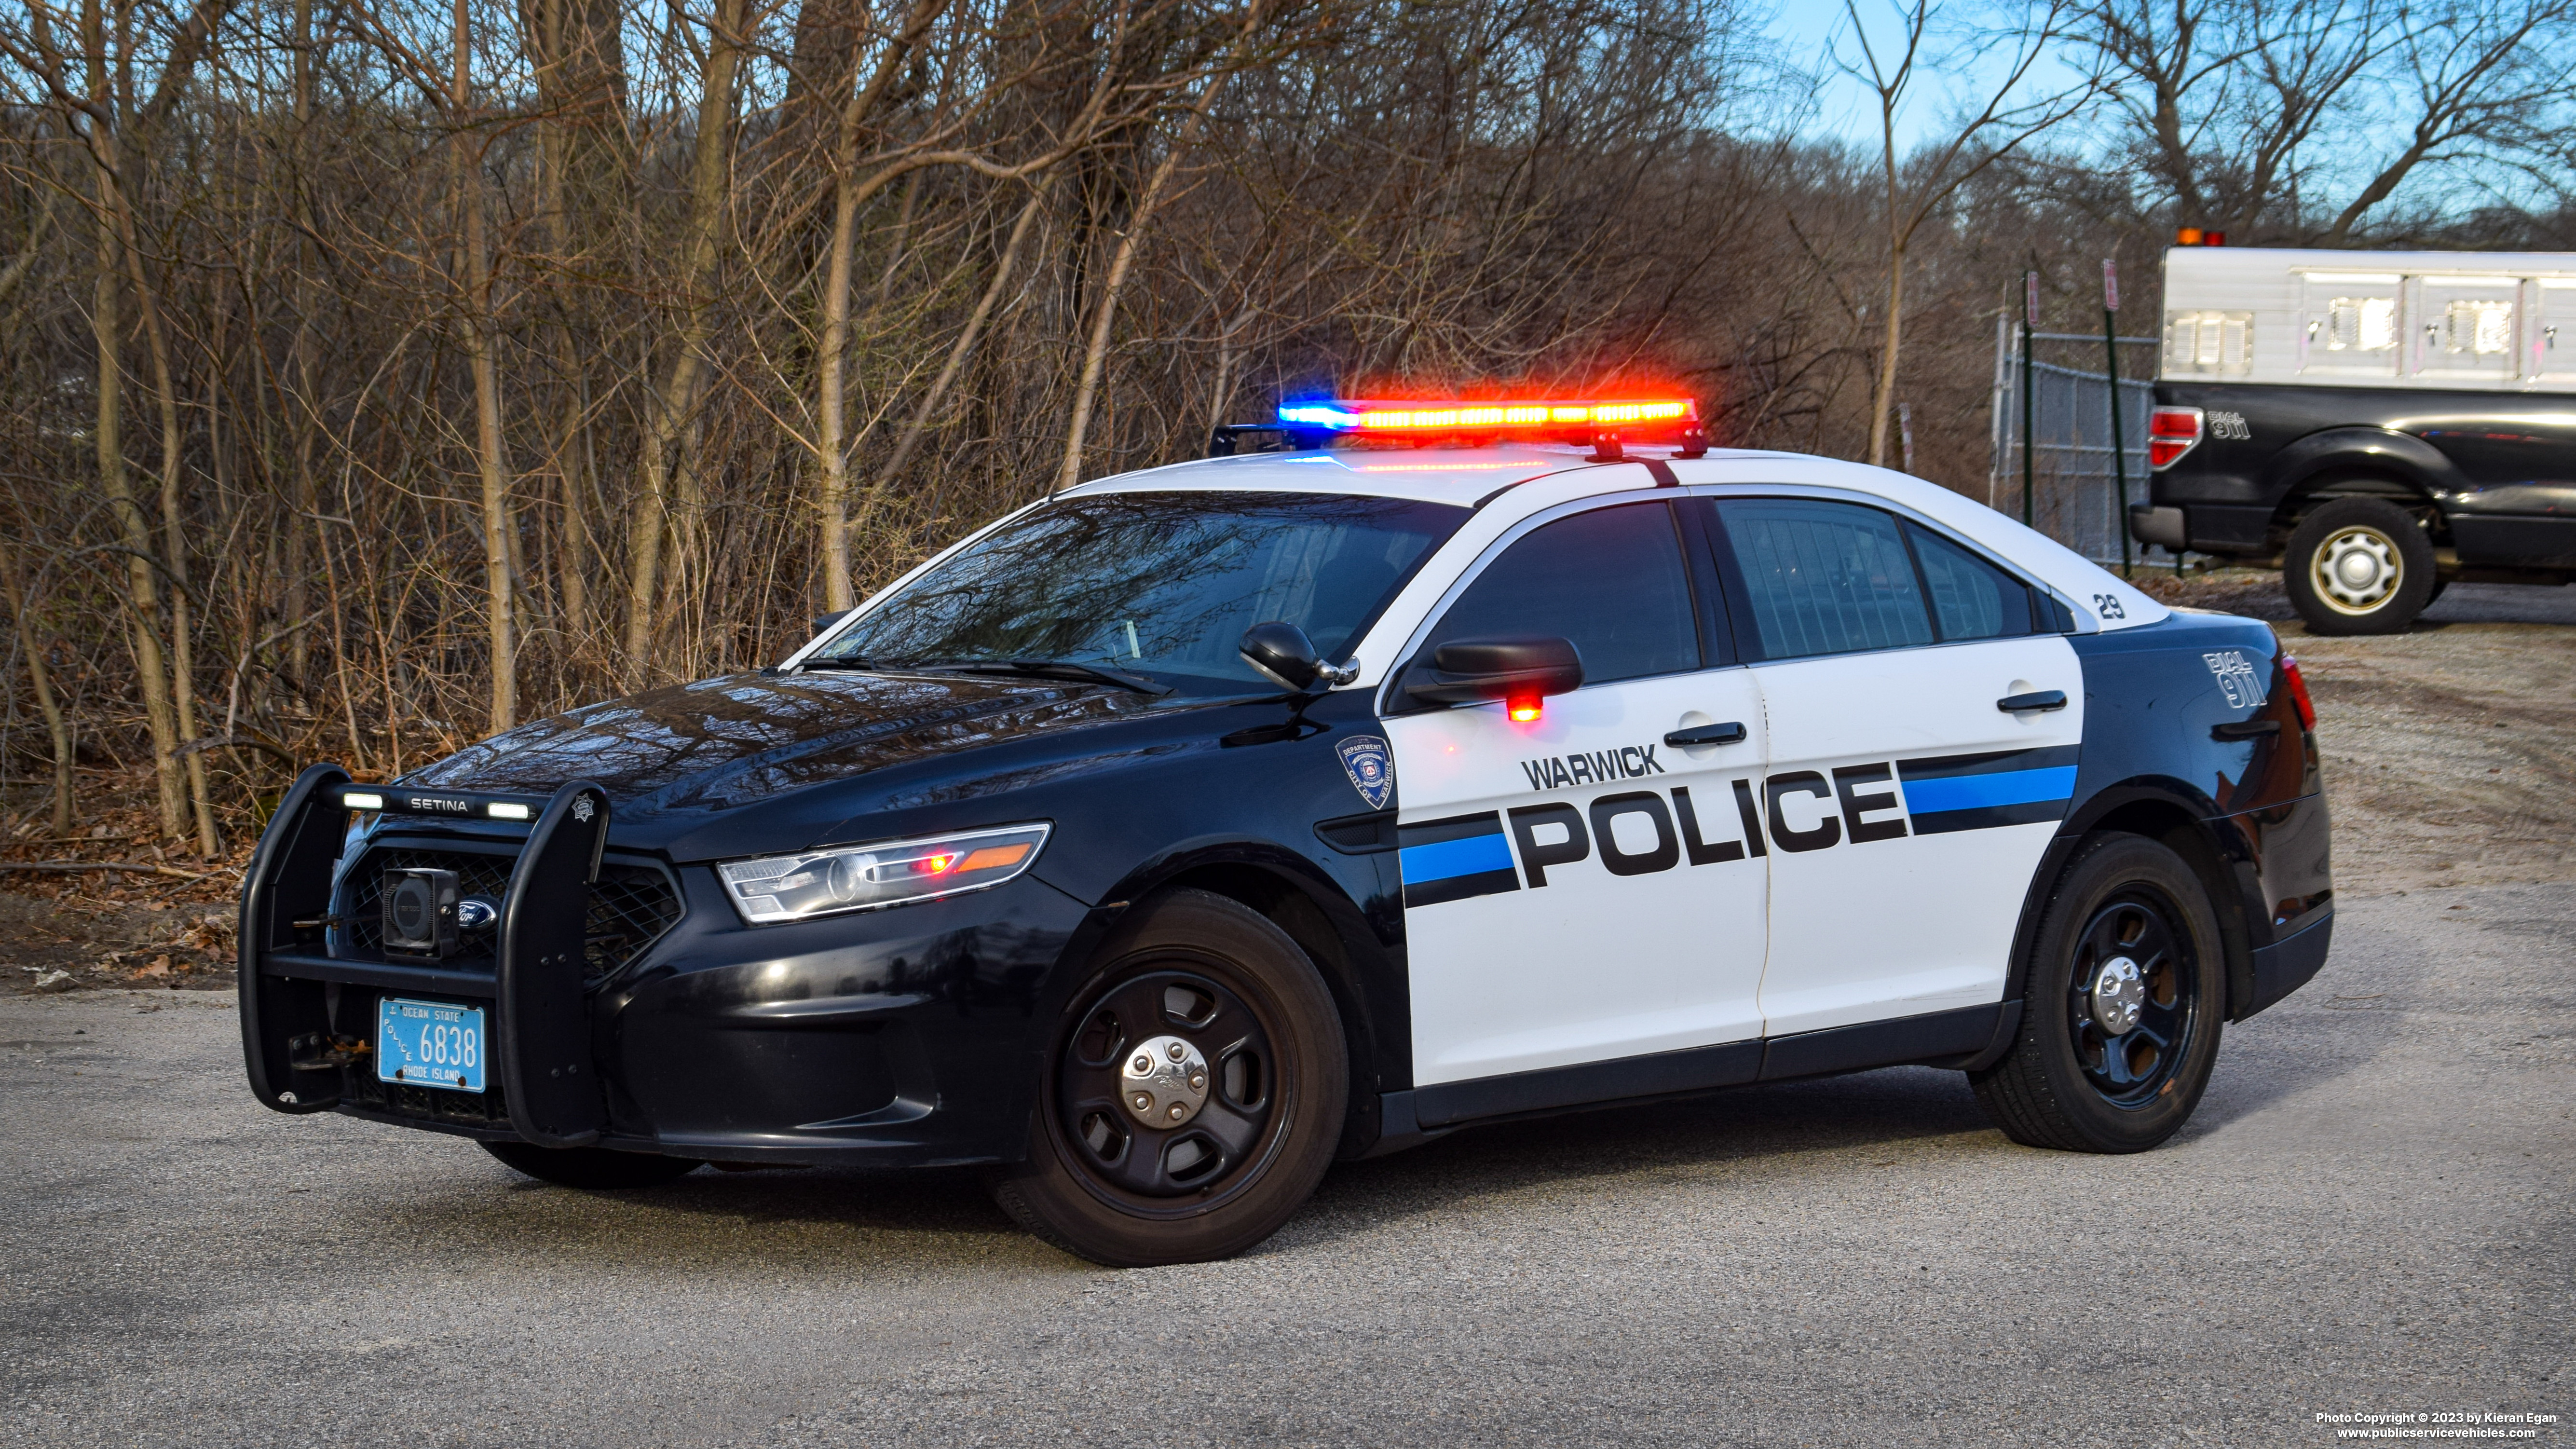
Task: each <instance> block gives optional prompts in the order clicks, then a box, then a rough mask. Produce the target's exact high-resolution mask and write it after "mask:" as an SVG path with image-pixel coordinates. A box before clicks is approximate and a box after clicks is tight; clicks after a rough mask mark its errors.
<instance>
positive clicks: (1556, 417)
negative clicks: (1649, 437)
mask: <svg viewBox="0 0 2576 1449" xmlns="http://www.w3.org/2000/svg"><path fill="white" fill-rule="evenodd" d="M1279 421H1280V423H1281V424H1282V425H1283V426H1286V427H1290V428H1295V429H1298V430H1300V431H1304V430H1307V429H1314V430H1316V431H1319V432H1334V433H1383V434H1411V435H1413V436H1417V437H1419V436H1422V435H1424V434H1432V433H1494V434H1503V433H1514V434H1521V435H1525V436H1533V437H1536V436H1550V435H1564V434H1580V435H1586V436H1588V435H1590V434H1592V433H1594V432H1597V431H1599V430H1602V429H1605V428H1662V427H1681V426H1685V425H1688V424H1692V423H1696V422H1698V421H1699V404H1698V403H1697V402H1696V401H1694V400H1693V399H1690V398H1615V399H1590V398H1585V399H1559V398H1534V399H1526V400H1523V399H1506V400H1496V401H1486V400H1481V399H1474V400H1469V399H1461V400H1454V401H1453V400H1438V401H1421V400H1398V399H1390V398H1327V399H1323V400H1320V401H1307V402H1293V403H1284V404H1282V405H1281V406H1280V408H1279Z"/></svg>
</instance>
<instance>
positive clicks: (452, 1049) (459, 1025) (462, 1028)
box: [376, 996, 487, 1092]
mask: <svg viewBox="0 0 2576 1449" xmlns="http://www.w3.org/2000/svg"><path fill="white" fill-rule="evenodd" d="M486 1040H487V1038H486V1037H485V1036H484V1035H483V1008H481V1007H479V1006H456V1005H452V1004H450V1003H448V1002H444V1001H405V1000H403V999H401V998H400V997H393V996H388V997H385V998H383V999H382V1000H380V1001H378V1002H377V1003H376V1079H377V1080H378V1081H384V1082H401V1083H403V1084H404V1085H406V1086H412V1087H444V1088H446V1089H447V1090H449V1091H451V1092H479V1091H482V1090H483V1062H484V1043H485V1041H486Z"/></svg>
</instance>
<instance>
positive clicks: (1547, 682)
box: [1404, 638, 1583, 718]
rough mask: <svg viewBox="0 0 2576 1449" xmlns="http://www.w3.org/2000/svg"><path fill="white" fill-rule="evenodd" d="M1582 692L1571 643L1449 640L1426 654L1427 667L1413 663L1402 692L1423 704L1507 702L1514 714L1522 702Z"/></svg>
mask: <svg viewBox="0 0 2576 1449" xmlns="http://www.w3.org/2000/svg"><path fill="white" fill-rule="evenodd" d="M1582 687H1583V656H1582V655H1581V654H1579V653H1577V652H1576V651H1575V648H1574V641H1572V640H1570V639H1549V638H1527V639H1453V640H1451V641H1450V642H1448V643H1446V644H1443V645H1441V646H1440V647H1439V648H1438V649H1435V650H1433V651H1432V652H1431V666H1430V667H1429V668H1427V669H1426V668H1424V667H1423V666H1421V665H1419V664H1417V665H1415V666H1414V667H1413V671H1412V674H1411V675H1410V677H1408V678H1407V680H1406V681H1405V686H1404V692H1405V693H1406V694H1407V695H1409V696H1411V697H1412V698H1414V699H1416V700H1420V701H1421V702H1423V703H1425V704H1474V703H1476V702H1478V701H1480V700H1487V699H1500V700H1508V701H1510V702H1511V705H1512V709H1513V711H1514V713H1515V715H1517V714H1518V712H1519V710H1520V709H1521V708H1522V706H1523V703H1524V702H1526V703H1527V705H1528V707H1529V708H1530V710H1531V711H1532V713H1531V716H1530V717H1532V718H1535V717H1536V710H1537V706H1538V701H1539V700H1541V699H1544V698H1546V697H1547V696H1548V695H1551V694H1571V693H1573V692H1574V691H1575V690H1578V689H1580V688H1582Z"/></svg>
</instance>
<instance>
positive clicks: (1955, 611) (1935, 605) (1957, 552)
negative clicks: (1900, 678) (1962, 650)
mask: <svg viewBox="0 0 2576 1449" xmlns="http://www.w3.org/2000/svg"><path fill="white" fill-rule="evenodd" d="M1905 533H1906V536H1907V537H1908V538H1911V539H1912V540H1913V541H1914V557H1915V558H1916V559H1917V560H1918V561H1919V562H1921V563H1922V565H1923V584H1924V587H1925V588H1926V589H1927V590H1928V591H1930V593H1931V595H1932V622H1933V624H1934V625H1935V626H1936V627H1937V628H1939V630H1940V631H1941V638H1942V640H1943V641H1944V642H1947V641H1950V640H1954V639H2005V638H2010V637H2012V636H2013V635H2016V634H2027V633H2029V632H2030V588H2029V586H2028V585H2026V584H2024V583H2023V582H2022V581H2021V580H2019V579H2017V578H2014V577H2013V576H2012V575H2010V574H2008V573H2005V572H2004V571H2003V570H2002V569H1999V568H1996V567H1995V566H1994V565H1993V564H1990V563H1988V562H1986V561H1985V560H1984V559H1981V558H1979V557H1977V556H1976V555H1975V554H1972V553H1970V552H1968V551H1967V550H1966V549H1964V548H1961V547H1960V546H1958V545H1957V544H1955V543H1952V542H1951V541H1950V540H1948V539H1946V538H1943V537H1942V536H1941V535H1939V534H1937V533H1934V532H1933V531H1931V530H1930V529H1928V528H1916V527H1914V526H1913V525H1911V524H1908V525H1906V529H1905Z"/></svg>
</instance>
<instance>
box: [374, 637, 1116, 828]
mask: <svg viewBox="0 0 2576 1449" xmlns="http://www.w3.org/2000/svg"><path fill="white" fill-rule="evenodd" d="M1147 703H1148V701H1147V700H1146V698H1145V696H1143V695H1141V694H1138V693H1136V692H1134V691H1132V690H1125V689H1118V688H1114V687H1109V686H1103V685H1093V684H1086V683H1083V682H1081V681H1069V680H1054V679H1035V678H1026V677H1012V676H998V677H997V676H992V675H947V674H868V673H856V672H831V673H821V672H817V673H797V674H758V673H754V674H731V675H723V676H720V677H718V678H714V679H702V680H699V681H698V682H696V683H694V684H679V685H672V686H670V687H668V688H663V689H654V690H648V691H646V692H644V693H642V694H637V695H632V696H629V697H628V698H625V699H620V700H614V701H611V702H609V703H606V704H596V705H591V706H588V707H586V708H583V709H577V710H573V711H571V712H570V713H567V714H559V715H556V716H554V717H553V718H552V719H545V720H539V721H537V722H535V723H533V724H527V725H522V726H520V727H519V728H517V729H514V730H510V731H508V732H507V733H504V734H500V735H495V736H493V737H492V738H491V739H488V740H485V741H483V742H482V743H480V744H477V745H472V746H469V747H468V748H466V749H463V750H460V751H458V752H457V753H455V754H453V755H450V756H448V757H447V758H446V759H443V760H440V761H439V762H438V763H436V764H434V765H431V766H429V767H428V768H426V769H423V770H420V771H418V772H416V773H414V774H412V775H409V776H407V777H405V779H404V780H403V782H402V783H404V784H407V785H416V786H423V787H427V788H431V789H449V790H491V791H501V792H510V793H523V794H548V793H551V792H553V791H554V790H555V789H556V788H558V787H560V786H561V785H563V784H564V783H566V782H567V781H571V780H583V779H587V780H595V781H597V782H599V783H600V784H601V785H602V786H605V787H606V788H607V790H608V793H609V799H610V802H611V810H612V811H613V814H614V818H615V821H616V824H615V825H614V826H613V827H612V837H613V838H614V839H616V841H617V842H618V843H619V844H621V845H626V846H630V847H643V848H658V847H668V848H672V849H674V850H675V851H677V852H678V853H680V854H682V855H687V854H692V853H693V852H691V851H689V850H688V849H687V844H686V842H685V841H684V839H683V837H685V836H687V835H689V834H691V833H692V832H693V831H694V830H695V829H696V827H698V826H700V825H703V824H705V823H708V821H709V818H710V817H711V816H713V815H718V814H725V813H730V812H738V811H741V810H743V809H744V808H745V807H749V806H755V805H762V804H769V805H773V806H776V807H779V808H780V813H779V815H778V818H777V820H776V822H775V823H776V825H777V828H778V830H777V833H779V834H780V835H782V836H786V837H793V836H796V835H797V834H799V833H800V826H801V825H803V824H810V823H817V822H820V823H828V822H824V821H822V817H824V816H829V817H831V818H832V819H835V820H837V819H840V818H843V816H844V815H846V813H847V812H846V811H840V810H837V808H836V807H835V806H834V805H833V804H832V802H831V801H830V800H829V799H813V800H811V807H812V808H799V807H798V806H795V805H790V804H789V802H788V800H787V798H786V797H791V796H793V797H814V796H818V795H821V796H834V795H837V794H839V793H840V792H834V791H830V790H828V789H826V788H825V787H829V786H832V785H835V784H839V783H842V782H846V781H850V780H853V779H855V778H857V777H859V776H863V775H870V774H875V773H877V772H881V771H886V770H891V769H895V768H898V767H901V766H906V765H911V764H915V763H918V762H922V761H928V760H934V759H937V758H938V757H941V756H946V755H952V754H956V753H958V752H962V751H966V750H972V749H978V748H984V747H990V746H993V745H996V744H1001V743H1005V742H1008V741H1011V740H1015V739H1021V738H1025V737H1027V736H1030V735H1033V734H1037V733H1041V732H1052V731H1054V730H1059V729H1064V728H1068V727H1078V726H1081V725H1084V724H1086V723H1105V722H1108V721H1111V720H1114V719H1117V718H1119V717H1121V716H1125V715H1129V714H1132V713H1134V712H1135V711H1137V710H1139V709H1141V708H1142V707H1143V706H1144V705H1145V704H1147ZM724 833H726V834H728V835H731V834H733V833H734V832H732V831H727V832H724ZM763 833H767V832H766V831H764V832H763ZM783 843H785V844H787V845H790V846H793V845H796V844H801V843H802V842H799V841H795V840H793V839H789V840H786V841H784V842H783Z"/></svg>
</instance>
